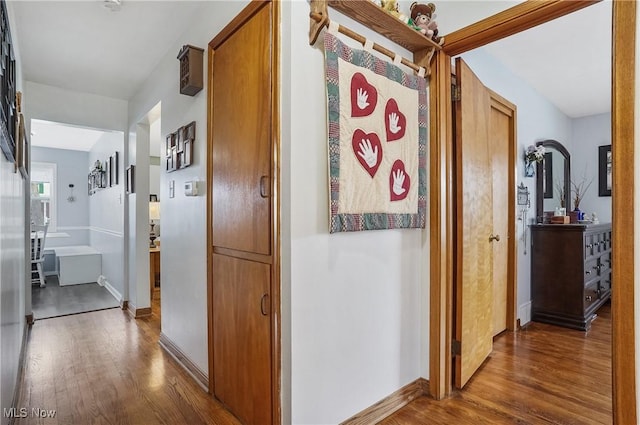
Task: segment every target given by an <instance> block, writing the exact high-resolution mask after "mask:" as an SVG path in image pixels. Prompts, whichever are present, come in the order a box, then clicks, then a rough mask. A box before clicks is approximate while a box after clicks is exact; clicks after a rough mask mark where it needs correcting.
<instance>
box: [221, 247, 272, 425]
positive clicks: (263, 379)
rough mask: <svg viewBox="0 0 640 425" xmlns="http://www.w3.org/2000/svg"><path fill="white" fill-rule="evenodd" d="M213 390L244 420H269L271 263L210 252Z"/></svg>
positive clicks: (256, 423) (256, 422)
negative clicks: (212, 284) (213, 275)
mask: <svg viewBox="0 0 640 425" xmlns="http://www.w3.org/2000/svg"><path fill="white" fill-rule="evenodd" d="M213 268H214V270H215V274H216V284H215V285H214V293H213V325H214V329H215V331H214V333H213V361H214V371H213V373H214V381H215V395H216V397H217V398H218V399H219V400H220V401H222V402H223V403H224V404H225V405H226V406H227V407H228V408H229V410H230V411H231V412H232V413H233V414H235V415H236V416H237V417H238V418H239V419H240V420H242V422H243V423H245V424H251V425H262V424H270V423H271V402H272V400H271V334H270V330H271V327H270V319H269V313H270V312H269V301H270V300H269V282H270V279H271V266H270V265H269V264H263V263H258V262H255V261H249V260H244V259H239V258H233V257H228V256H225V255H218V254H213Z"/></svg>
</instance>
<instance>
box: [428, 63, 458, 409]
mask: <svg viewBox="0 0 640 425" xmlns="http://www.w3.org/2000/svg"><path fill="white" fill-rule="evenodd" d="M429 96H430V108H429V110H430V112H429V121H430V123H431V125H430V126H429V132H430V134H429V137H430V140H431V143H430V144H429V149H430V150H429V173H430V175H429V227H430V229H431V231H430V233H429V235H430V236H429V237H430V242H429V245H430V258H429V260H430V271H429V273H430V282H431V284H430V301H429V302H430V313H429V323H430V328H429V341H430V342H429V379H430V387H429V388H430V393H431V395H432V396H433V397H434V398H435V399H436V400H439V399H442V398H444V397H446V396H447V395H448V394H449V392H450V391H451V356H450V353H449V348H448V347H450V346H451V335H452V334H451V307H452V300H453V292H452V291H453V287H452V286H451V285H450V284H449V283H448V282H450V281H451V280H452V279H453V223H452V217H453V216H452V211H453V193H452V190H453V187H452V185H451V182H452V181H453V176H452V172H453V150H452V148H453V145H452V143H451V140H452V138H453V135H452V130H453V121H452V119H453V118H452V114H451V57H450V56H449V55H447V54H446V53H442V52H439V53H438V54H437V55H436V57H435V59H434V61H433V62H432V64H431V83H430V90H429Z"/></svg>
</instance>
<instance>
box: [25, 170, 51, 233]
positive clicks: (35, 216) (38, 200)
mask: <svg viewBox="0 0 640 425" xmlns="http://www.w3.org/2000/svg"><path fill="white" fill-rule="evenodd" d="M57 171H58V170H57V166H56V164H53V163H49V162H33V163H31V223H32V224H37V225H42V224H45V223H48V224H49V229H48V231H49V232H55V231H56V227H57V220H56V215H57V214H56V178H57Z"/></svg>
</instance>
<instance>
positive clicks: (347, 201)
mask: <svg viewBox="0 0 640 425" xmlns="http://www.w3.org/2000/svg"><path fill="white" fill-rule="evenodd" d="M324 47H325V73H326V83H327V107H328V130H329V131H328V133H329V187H330V226H329V227H330V232H331V233H335V232H348V231H359V230H377V229H396V228H424V227H425V215H426V192H427V189H426V186H427V181H426V162H427V118H428V116H427V81H426V80H425V79H424V77H420V76H413V75H409V74H407V73H405V72H403V71H402V70H401V69H400V68H398V67H397V66H396V65H394V64H392V63H388V62H386V61H384V60H381V59H379V58H377V57H376V56H373V55H372V54H371V53H369V52H368V51H366V50H356V49H352V48H351V47H349V46H347V45H345V44H344V43H342V42H341V41H340V40H338V39H337V38H336V36H335V35H334V34H332V33H330V32H326V33H325V39H324Z"/></svg>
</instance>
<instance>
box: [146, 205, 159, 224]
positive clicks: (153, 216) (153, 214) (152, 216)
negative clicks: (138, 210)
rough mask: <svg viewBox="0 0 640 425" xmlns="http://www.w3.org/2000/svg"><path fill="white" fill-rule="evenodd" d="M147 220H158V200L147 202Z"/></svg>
mask: <svg viewBox="0 0 640 425" xmlns="http://www.w3.org/2000/svg"><path fill="white" fill-rule="evenodd" d="M149 220H160V202H149Z"/></svg>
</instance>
